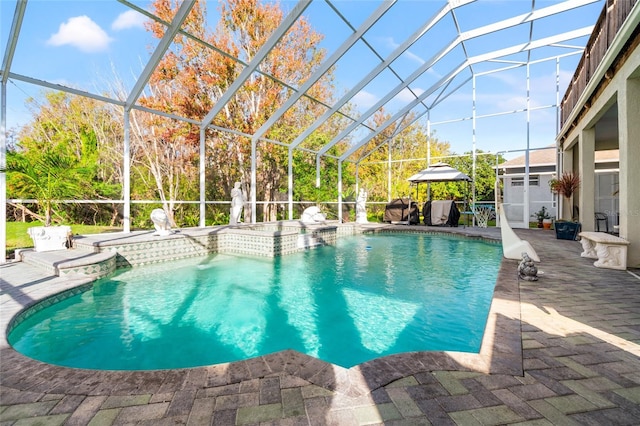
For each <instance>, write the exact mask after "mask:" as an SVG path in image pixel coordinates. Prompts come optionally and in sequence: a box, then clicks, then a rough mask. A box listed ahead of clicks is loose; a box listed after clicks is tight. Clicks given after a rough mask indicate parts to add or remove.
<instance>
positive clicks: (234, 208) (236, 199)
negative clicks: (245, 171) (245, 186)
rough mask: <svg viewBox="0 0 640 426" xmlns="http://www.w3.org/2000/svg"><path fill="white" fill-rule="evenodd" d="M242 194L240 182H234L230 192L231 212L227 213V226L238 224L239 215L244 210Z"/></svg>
mask: <svg viewBox="0 0 640 426" xmlns="http://www.w3.org/2000/svg"><path fill="white" fill-rule="evenodd" d="M244 203H245V199H244V194H243V193H242V189H241V188H240V182H236V183H235V184H234V186H233V189H232V190H231V211H230V212H229V213H230V214H229V225H237V224H238V223H240V215H241V214H242V209H243V208H244Z"/></svg>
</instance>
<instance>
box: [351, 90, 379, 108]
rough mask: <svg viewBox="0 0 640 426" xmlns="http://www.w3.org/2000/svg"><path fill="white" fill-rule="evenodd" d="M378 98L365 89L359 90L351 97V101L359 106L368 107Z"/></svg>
mask: <svg viewBox="0 0 640 426" xmlns="http://www.w3.org/2000/svg"><path fill="white" fill-rule="evenodd" d="M378 100H379V98H378V97H377V96H375V95H374V94H372V93H369V92H367V91H365V90H361V91H359V92H358V93H357V94H356V95H355V96H354V97H353V98H352V101H353V103H354V104H356V105H357V106H358V107H360V108H369V107H371V106H373V105H375V103H376V102H378Z"/></svg>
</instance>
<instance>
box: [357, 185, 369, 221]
mask: <svg viewBox="0 0 640 426" xmlns="http://www.w3.org/2000/svg"><path fill="white" fill-rule="evenodd" d="M356 222H357V223H369V221H368V220H367V191H366V190H365V189H364V188H360V192H359V193H358V198H357V199H356Z"/></svg>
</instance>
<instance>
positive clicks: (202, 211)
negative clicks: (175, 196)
mask: <svg viewBox="0 0 640 426" xmlns="http://www.w3.org/2000/svg"><path fill="white" fill-rule="evenodd" d="M204 129H205V128H204V127H200V227H201V228H204V227H205V225H206V216H207V204H206V200H207V197H206V186H205V173H206V158H207V157H206V155H207V149H206V145H205V138H204V136H205V131H204Z"/></svg>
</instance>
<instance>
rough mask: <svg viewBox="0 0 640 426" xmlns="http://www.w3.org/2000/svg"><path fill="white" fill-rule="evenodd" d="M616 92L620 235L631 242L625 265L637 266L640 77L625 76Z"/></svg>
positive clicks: (639, 248) (639, 260)
mask: <svg viewBox="0 0 640 426" xmlns="http://www.w3.org/2000/svg"><path fill="white" fill-rule="evenodd" d="M621 86H622V87H621V90H620V91H619V92H618V143H619V147H620V236H621V237H622V238H625V239H627V240H629V241H630V242H631V244H630V245H629V249H628V252H627V266H628V267H630V268H638V267H640V197H638V182H640V167H638V158H640V143H639V141H638V135H640V120H638V117H640V79H639V78H633V79H628V80H626V81H625V82H623V83H622V84H621Z"/></svg>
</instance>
